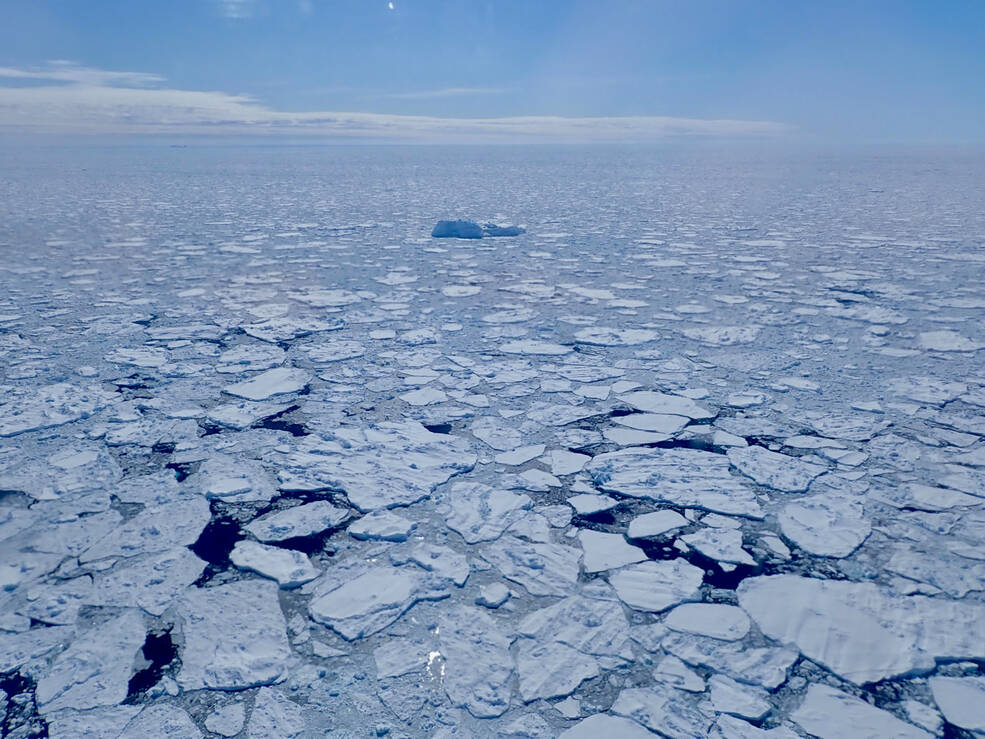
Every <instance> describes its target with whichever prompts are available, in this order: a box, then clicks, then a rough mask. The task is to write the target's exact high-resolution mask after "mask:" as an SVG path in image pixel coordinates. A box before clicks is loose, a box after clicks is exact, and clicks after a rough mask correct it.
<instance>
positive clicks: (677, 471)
mask: <svg viewBox="0 0 985 739" xmlns="http://www.w3.org/2000/svg"><path fill="white" fill-rule="evenodd" d="M585 469H586V471H587V472H588V474H589V475H591V476H592V478H593V480H594V481H595V484H596V485H597V486H598V487H599V488H601V489H602V490H604V491H605V492H609V493H619V494H620V495H629V496H632V497H634V498H648V499H650V500H655V501H659V502H663V503H670V504H671V505H677V506H682V507H686V508H702V509H705V510H709V511H716V512H718V513H727V514H733V515H739V516H749V517H751V518H762V517H763V515H764V514H763V510H762V507H761V506H760V504H759V501H758V499H757V496H756V494H755V493H754V492H753V491H752V489H751V488H749V487H748V486H746V485H745V484H744V483H743V482H742V481H741V480H740V479H738V478H736V477H734V476H733V475H732V473H731V472H730V471H729V461H728V459H727V458H726V457H724V456H723V455H721V454H714V453H712V452H705V451H701V450H697V449H649V448H629V449H623V450H620V451H617V452H610V453H607V454H600V455H599V456H597V457H594V458H593V459H592V461H591V462H590V463H589V464H588V465H587V466H586V468H585Z"/></svg>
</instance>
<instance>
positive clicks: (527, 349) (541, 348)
mask: <svg viewBox="0 0 985 739" xmlns="http://www.w3.org/2000/svg"><path fill="white" fill-rule="evenodd" d="M499 350H500V351H501V352H503V353H505V354H529V355H531V356H535V357H536V356H541V357H548V356H554V357H556V356H561V355H564V354H570V353H571V352H572V351H574V350H573V349H572V348H571V347H570V346H565V345H564V344H555V343H553V342H550V341H534V340H532V339H524V340H522V341H507V342H506V343H504V344H500V345H499Z"/></svg>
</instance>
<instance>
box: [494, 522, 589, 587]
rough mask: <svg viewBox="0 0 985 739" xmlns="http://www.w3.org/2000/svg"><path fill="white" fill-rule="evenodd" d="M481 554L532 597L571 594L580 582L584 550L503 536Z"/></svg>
mask: <svg viewBox="0 0 985 739" xmlns="http://www.w3.org/2000/svg"><path fill="white" fill-rule="evenodd" d="M481 553H482V557H483V558H484V559H485V560H487V561H488V562H489V563H490V564H491V565H493V566H494V567H495V568H496V569H498V570H499V571H500V573H501V574H502V575H503V577H505V578H506V579H507V580H511V581H513V582H515V583H517V584H518V585H522V586H523V587H524V588H525V589H526V590H527V592H529V593H530V594H531V595H568V594H569V593H570V592H571V591H572V590H573V589H574V584H575V583H576V582H578V573H579V565H580V562H581V550H580V549H575V548H574V547H569V546H565V545H563V544H552V543H547V542H525V541H523V540H521V539H518V538H516V537H514V536H510V535H504V536H501V537H500V538H499V539H497V540H496V541H494V542H491V543H489V544H487V545H486V546H485V547H483V549H482V550H481Z"/></svg>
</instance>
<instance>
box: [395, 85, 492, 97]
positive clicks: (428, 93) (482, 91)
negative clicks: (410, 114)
mask: <svg viewBox="0 0 985 739" xmlns="http://www.w3.org/2000/svg"><path fill="white" fill-rule="evenodd" d="M507 92H510V91H509V90H508V89H506V88H505V87H444V88H441V89H440V90H421V91H419V92H396V93H393V94H392V95H390V97H392V98H397V99H400V100H427V99H431V98H450V97H461V96H462V95H503V94H505V93H507Z"/></svg>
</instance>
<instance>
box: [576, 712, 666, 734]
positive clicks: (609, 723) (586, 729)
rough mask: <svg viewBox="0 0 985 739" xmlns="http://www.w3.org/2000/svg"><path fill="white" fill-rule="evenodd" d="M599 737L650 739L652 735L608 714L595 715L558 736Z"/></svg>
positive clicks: (631, 722)
mask: <svg viewBox="0 0 985 739" xmlns="http://www.w3.org/2000/svg"><path fill="white" fill-rule="evenodd" d="M600 736H611V737H619V739H652V737H653V734H652V733H651V732H650V731H648V730H647V729H644V728H643V727H642V726H640V725H639V724H638V723H636V722H635V721H631V720H630V719H628V718H623V717H622V716H611V715H609V714H608V713H596V714H595V715H594V716H589V717H588V718H586V719H583V720H582V721H579V722H578V723H577V724H575V725H574V726H572V727H571V728H570V729H566V730H565V731H563V732H561V734H559V737H560V739H598V737H600Z"/></svg>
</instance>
